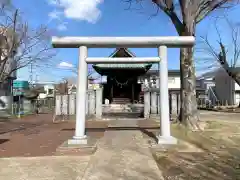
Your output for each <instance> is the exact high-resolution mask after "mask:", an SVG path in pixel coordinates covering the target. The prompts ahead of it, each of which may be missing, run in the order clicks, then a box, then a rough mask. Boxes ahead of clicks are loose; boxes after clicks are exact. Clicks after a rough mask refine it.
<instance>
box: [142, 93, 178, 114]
mask: <svg viewBox="0 0 240 180" xmlns="http://www.w3.org/2000/svg"><path fill="white" fill-rule="evenodd" d="M160 108H161V107H160V97H159V89H157V88H154V89H146V90H145V92H144V117H145V118H149V117H150V116H154V115H159V114H160ZM169 112H170V115H171V116H177V115H178V114H179V112H180V92H179V90H169Z"/></svg>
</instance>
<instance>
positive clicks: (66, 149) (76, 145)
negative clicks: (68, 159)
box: [56, 138, 97, 156]
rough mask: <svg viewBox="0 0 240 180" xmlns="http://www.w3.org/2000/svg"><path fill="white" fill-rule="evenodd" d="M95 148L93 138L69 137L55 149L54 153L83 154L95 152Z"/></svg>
mask: <svg viewBox="0 0 240 180" xmlns="http://www.w3.org/2000/svg"><path fill="white" fill-rule="evenodd" d="M96 150H97V145H96V140H95V139H92V138H85V139H69V140H67V141H65V142H64V143H63V144H61V145H60V146H59V147H58V148H57V149H56V155H67V156H85V155H91V154H93V153H95V151H96Z"/></svg>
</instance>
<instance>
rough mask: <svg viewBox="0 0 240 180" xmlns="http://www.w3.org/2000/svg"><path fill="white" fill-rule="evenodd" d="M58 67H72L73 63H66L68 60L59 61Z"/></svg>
mask: <svg viewBox="0 0 240 180" xmlns="http://www.w3.org/2000/svg"><path fill="white" fill-rule="evenodd" d="M58 67H59V68H73V67H74V66H73V64H71V63H68V62H64V61H63V62H61V63H59V64H58Z"/></svg>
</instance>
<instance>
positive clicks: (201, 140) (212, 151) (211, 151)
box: [154, 132, 240, 180]
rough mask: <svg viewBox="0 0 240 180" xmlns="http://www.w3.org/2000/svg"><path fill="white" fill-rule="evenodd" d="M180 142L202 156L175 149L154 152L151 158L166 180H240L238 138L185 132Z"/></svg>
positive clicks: (208, 133) (211, 133)
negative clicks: (197, 150)
mask: <svg viewBox="0 0 240 180" xmlns="http://www.w3.org/2000/svg"><path fill="white" fill-rule="evenodd" d="M178 137H179V138H180V139H182V140H184V141H187V142H188V143H190V144H192V145H194V146H195V147H196V148H197V149H201V150H202V152H184V151H179V150H178V149H176V148H174V149H172V150H169V151H167V152H166V151H165V152H155V154H154V157H155V158H156V161H157V163H158V166H159V168H160V170H161V171H162V172H163V176H164V177H165V179H166V180H167V179H169V180H170V179H184V180H187V179H191V180H192V179H193V180H194V179H206V180H215V179H218V180H228V179H229V180H232V179H236V180H237V179H240V149H239V142H240V136H234V135H233V134H231V133H226V134H225V137H224V138H221V137H220V135H219V134H218V132H207V133H206V132H188V133H187V135H186V134H185V135H183V136H181V135H179V136H178Z"/></svg>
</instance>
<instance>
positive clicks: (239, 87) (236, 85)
mask: <svg viewBox="0 0 240 180" xmlns="http://www.w3.org/2000/svg"><path fill="white" fill-rule="evenodd" d="M234 86H235V91H240V86H239V85H238V84H237V83H236V82H235V83H234Z"/></svg>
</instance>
